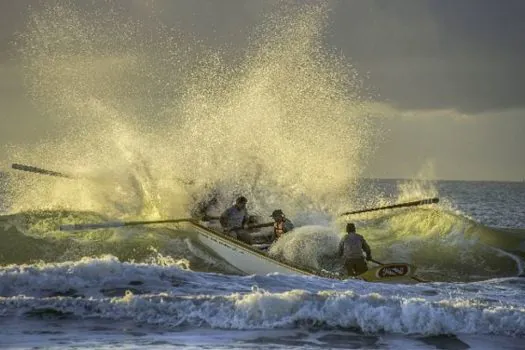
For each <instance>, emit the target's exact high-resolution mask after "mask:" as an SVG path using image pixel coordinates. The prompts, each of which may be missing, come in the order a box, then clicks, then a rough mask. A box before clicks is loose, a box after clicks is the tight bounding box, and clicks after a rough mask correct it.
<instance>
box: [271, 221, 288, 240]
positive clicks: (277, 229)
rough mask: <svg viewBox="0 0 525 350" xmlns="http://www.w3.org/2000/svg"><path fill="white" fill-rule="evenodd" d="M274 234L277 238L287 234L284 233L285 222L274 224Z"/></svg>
mask: <svg viewBox="0 0 525 350" xmlns="http://www.w3.org/2000/svg"><path fill="white" fill-rule="evenodd" d="M273 233H274V234H275V237H276V238H279V237H281V235H282V234H283V233H286V232H285V231H284V220H282V221H281V222H274V223H273Z"/></svg>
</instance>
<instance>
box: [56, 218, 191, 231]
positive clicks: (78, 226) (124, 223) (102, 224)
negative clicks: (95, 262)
mask: <svg viewBox="0 0 525 350" xmlns="http://www.w3.org/2000/svg"><path fill="white" fill-rule="evenodd" d="M194 220H195V219H191V218H182V219H169V220H150V221H107V222H99V223H94V224H75V225H61V226H60V231H81V230H93V229H99V228H115V227H124V226H136V225H152V224H167V223H171V224H173V223H177V222H190V221H194Z"/></svg>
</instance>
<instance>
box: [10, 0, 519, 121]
mask: <svg viewBox="0 0 525 350" xmlns="http://www.w3.org/2000/svg"><path fill="white" fill-rule="evenodd" d="M76 2H78V4H79V5H80V6H83V7H90V6H93V3H94V4H95V6H107V1H100V2H97V1H95V2H92V3H91V2H84V1H76ZM113 3H117V4H119V5H120V6H122V7H123V8H125V10H126V11H125V12H126V13H128V14H129V15H131V16H135V17H139V18H142V19H144V20H147V19H148V18H150V15H151V14H152V13H154V14H155V15H156V17H157V18H160V19H161V21H162V22H164V24H166V25H169V26H176V27H178V28H181V29H182V30H183V31H187V32H188V33H191V35H195V36H196V37H197V38H199V39H201V40H203V41H204V42H206V43H207V44H208V45H218V46H226V47H228V48H229V49H230V50H231V51H232V52H231V54H233V55H234V54H235V53H240V52H242V49H243V48H244V47H245V46H246V45H247V43H248V40H249V37H250V35H251V34H252V33H253V30H254V28H255V27H256V26H257V25H260V23H261V22H262V21H263V18H264V16H266V15H268V14H269V13H270V12H272V11H274V10H275V9H276V8H278V7H280V6H283V4H287V5H290V4H294V5H295V6H297V7H298V8H300V6H301V2H297V1H248V0H246V1H243V0H221V1H213V0H178V1H171V0H129V1H128V0H119V1H117V0H115V1H113ZM29 5H31V6H32V8H33V10H34V9H38V8H39V7H40V6H41V4H40V2H39V1H36V0H19V1H2V2H0V33H1V34H0V58H4V59H5V58H6V57H7V55H8V53H9V52H8V44H9V43H10V42H11V41H12V40H13V38H14V36H13V33H14V32H15V31H21V30H23V28H24V23H25V21H26V17H27V14H28V10H27V9H28V6H29ZM330 5H331V8H332V10H331V17H330V23H329V27H328V30H329V33H328V34H329V35H328V38H327V41H328V43H329V44H330V45H332V46H333V47H335V48H336V49H337V50H341V51H342V52H343V53H344V54H345V55H346V56H348V57H351V59H352V60H353V62H354V64H355V65H356V66H357V67H358V68H359V69H360V70H361V71H362V72H364V73H367V74H368V75H369V77H370V79H369V84H370V85H372V86H373V87H374V89H375V91H376V92H377V94H376V95H377V96H380V98H382V99H385V100H388V101H391V102H392V103H394V104H397V105H398V106H400V107H401V108H448V107H453V108H457V109H459V110H462V111H465V112H479V111H483V110H494V109H501V108H507V107H520V106H523V105H525V89H523V88H521V87H522V84H523V83H522V82H523V81H524V80H525V65H523V62H525V21H524V20H523V18H524V17H525V2H524V1H521V0H506V1H503V2H498V1H492V0H462V1H455V0H402V1H395V2H394V1H390V0H356V1H330Z"/></svg>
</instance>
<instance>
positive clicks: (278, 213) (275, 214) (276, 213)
mask: <svg viewBox="0 0 525 350" xmlns="http://www.w3.org/2000/svg"><path fill="white" fill-rule="evenodd" d="M270 216H271V217H272V218H278V217H280V216H284V213H283V211H282V210H281V209H275V210H274V211H273V212H272V215H270Z"/></svg>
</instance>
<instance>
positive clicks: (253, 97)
mask: <svg viewBox="0 0 525 350" xmlns="http://www.w3.org/2000/svg"><path fill="white" fill-rule="evenodd" d="M100 6H102V7H103V10H101V7H100ZM328 14H329V8H328V7H327V5H301V6H294V5H289V7H286V8H283V9H281V10H280V11H278V12H276V13H271V14H269V15H268V16H267V19H266V21H265V22H264V23H263V24H261V26H260V27H259V28H257V30H256V32H255V33H254V34H253V35H252V37H251V41H250V43H249V46H248V48H246V50H245V51H243V52H241V53H240V54H239V55H238V57H235V58H232V57H231V56H230V55H229V54H231V52H229V51H228V50H229V49H228V48H227V47H225V48H222V49H216V48H213V49H212V48H210V47H206V46H204V44H203V43H202V42H199V41H198V40H194V39H193V38H192V37H191V35H190V34H188V33H182V32H180V31H177V30H176V29H173V28H166V27H165V26H163V25H162V23H160V22H158V21H157V20H155V18H153V17H148V21H146V20H144V19H136V18H135V19H134V18H130V17H129V16H128V13H127V12H126V11H125V10H123V9H121V8H119V7H118V6H116V5H114V4H112V3H111V2H104V4H103V5H101V4H100V3H99V4H95V3H94V4H92V5H85V6H82V7H78V6H75V5H74V4H73V3H72V2H66V1H65V2H57V3H53V4H50V5H46V6H44V7H43V9H40V10H35V11H33V12H32V14H31V17H30V18H29V19H28V22H27V26H26V28H25V30H24V31H23V32H21V33H20V37H19V40H18V41H17V43H16V45H15V47H14V50H15V52H16V57H17V62H18V64H19V66H20V70H21V71H22V72H23V74H24V76H25V79H26V83H27V91H28V100H31V101H32V103H34V104H35V108H37V110H38V111H39V115H38V117H39V118H44V119H45V120H46V122H47V123H48V124H49V125H54V126H55V127H56V130H57V132H56V134H53V135H42V138H41V139H39V140H32V142H28V145H27V146H20V145H17V146H12V147H11V149H12V152H11V156H12V159H11V162H12V163H23V164H30V165H35V166H40V167H44V168H48V169H53V170H57V171H60V172H64V173H67V174H71V175H72V176H71V178H60V177H56V176H46V175H42V174H35V173H27V172H21V171H16V170H14V169H8V168H4V169H2V170H3V172H2V173H0V213H1V215H0V239H1V240H0V325H1V327H0V348H3V349H4V348H5V349H26V348H33V349H37V348H42V349H44V348H45V349H63V348H71V349H73V348H75V349H78V348H90V349H113V348H123V349H137V348H152V349H165V348H175V347H176V348H180V349H197V348H209V349H222V348H224V349H226V348H233V349H247V348H250V349H251V348H258V349H275V348H284V347H286V348H297V349H319V348H341V349H348V348H355V349H370V348H374V349H468V348H472V349H523V348H524V345H523V344H524V340H525V293H524V291H525V278H523V277H522V276H523V274H524V271H523V259H524V257H525V212H524V211H523V208H525V184H524V183H521V182H468V181H432V180H428V179H427V178H425V177H422V178H417V177H415V178H414V179H412V180H386V179H383V180H381V179H367V178H364V177H363V173H362V172H363V170H364V169H366V165H367V160H369V159H370V158H371V157H373V155H374V150H375V148H376V147H379V146H378V145H380V144H381V140H382V138H383V137H384V135H385V133H386V132H387V130H383V128H382V127H381V114H382V110H381V109H378V108H376V105H375V104H374V103H373V100H371V99H370V96H367V94H366V93H365V92H363V90H362V87H363V81H362V79H361V77H360V75H359V74H358V72H357V71H356V69H355V68H354V67H353V66H352V65H351V64H350V63H349V60H348V59H347V58H345V57H341V56H340V55H339V54H338V53H337V52H336V51H335V50H331V48H329V47H326V45H325V43H324V35H325V30H326V27H327V23H328V19H329V15H328ZM350 136H351V137H350ZM240 194H242V195H244V196H246V197H247V198H248V210H249V211H250V213H251V214H253V215H256V216H258V217H260V218H263V220H264V218H269V216H270V213H271V212H272V210H274V209H276V208H280V209H282V210H283V211H284V212H285V213H286V214H287V217H289V218H290V219H291V220H292V221H293V222H294V224H295V226H296V229H295V230H294V231H292V232H291V233H290V234H289V235H287V236H286V237H285V238H283V239H282V240H280V241H279V242H278V243H277V244H276V245H275V246H274V247H272V248H271V251H270V253H271V254H274V255H276V256H278V257H279V258H281V259H285V260H288V261H290V262H292V263H294V264H298V265H302V266H308V267H309V268H313V269H325V270H330V271H337V270H338V269H340V268H341V266H340V265H341V264H340V261H339V260H338V259H337V258H336V257H335V253H336V251H337V245H338V242H339V240H340V238H341V237H342V235H343V228H344V225H345V224H346V222H348V221H352V222H355V223H356V226H357V227H358V231H359V232H360V233H361V234H363V235H364V236H365V237H366V238H367V240H368V242H369V244H370V245H371V247H372V251H373V256H374V258H375V259H377V260H379V261H382V262H400V261H402V262H407V263H411V264H415V265H416V266H418V276H421V277H422V278H424V279H426V280H429V281H430V282H428V283H418V284H411V285H404V284H382V283H367V282H363V281H357V280H334V279H329V278H322V277H314V276H287V275H281V274H277V273H274V274H269V275H261V276H259V275H252V276H244V275H242V274H240V273H239V271H238V270H237V269H236V268H235V267H234V266H230V265H228V264H227V263H225V262H224V261H222V260H221V259H219V258H217V257H215V256H214V255H213V253H212V252H209V251H207V250H206V249H204V247H202V246H201V245H200V244H199V242H198V241H197V240H195V239H194V235H192V233H191V232H188V231H185V230H184V229H183V228H182V227H179V226H177V225H176V224H173V225H151V226H133V227H124V228H112V229H102V230H87V231H80V232H63V231H60V230H59V227H60V225H67V224H78V223H92V222H103V221H114V220H124V221H125V220H157V219H169V218H184V217H188V216H191V215H193V214H194V213H195V210H196V208H198V207H199V205H202V203H209V202H210V200H212V199H213V200H214V202H213V207H214V208H215V210H217V211H220V210H221V209H224V208H226V207H227V206H229V205H231V203H232V201H233V200H234V199H235V197H236V196H238V195H240ZM431 197H439V198H440V201H439V204H433V205H424V206H418V207H414V208H403V209H396V210H387V211H377V212H370V213H363V214H359V215H354V216H350V217H341V216H339V215H338V214H339V213H342V212H345V211H351V210H359V209H363V208H373V207H378V206H384V205H389V204H395V203H399V202H406V201H410V200H419V199H422V198H431ZM217 213H218V212H212V213H210V214H217Z"/></svg>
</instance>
